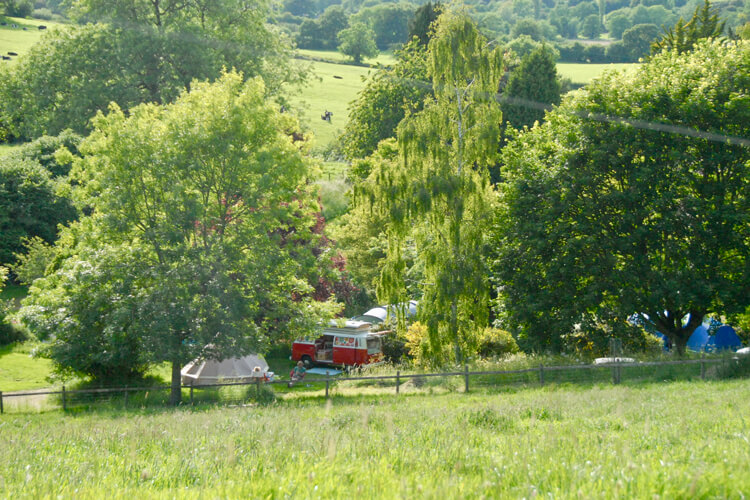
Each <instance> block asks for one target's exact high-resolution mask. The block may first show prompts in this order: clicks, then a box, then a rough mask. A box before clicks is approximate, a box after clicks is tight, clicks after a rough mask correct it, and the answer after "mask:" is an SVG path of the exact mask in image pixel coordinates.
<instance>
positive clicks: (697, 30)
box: [651, 0, 726, 53]
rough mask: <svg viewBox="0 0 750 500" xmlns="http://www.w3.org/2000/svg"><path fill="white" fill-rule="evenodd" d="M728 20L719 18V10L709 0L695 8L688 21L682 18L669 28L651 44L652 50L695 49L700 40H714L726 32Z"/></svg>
mask: <svg viewBox="0 0 750 500" xmlns="http://www.w3.org/2000/svg"><path fill="white" fill-rule="evenodd" d="M725 26H726V21H722V20H721V19H719V14H718V12H717V10H716V9H715V8H714V7H712V6H711V2H710V1H709V0H704V1H703V5H700V6H698V7H696V8H695V12H693V17H692V18H691V19H690V20H689V21H688V22H687V23H686V22H685V21H684V20H683V19H682V18H680V20H679V21H677V24H676V25H675V26H674V28H669V29H667V30H666V32H665V33H664V36H663V37H662V38H661V39H660V40H656V41H654V42H653V43H652V44H651V52H652V53H657V52H660V51H662V50H674V51H676V52H678V53H682V52H687V51H689V50H693V48H694V47H695V44H696V43H698V41H699V40H703V39H709V40H714V39H717V38H719V37H721V35H722V34H723V33H724V28H725Z"/></svg>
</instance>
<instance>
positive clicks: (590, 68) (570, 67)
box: [557, 63, 638, 84]
mask: <svg viewBox="0 0 750 500" xmlns="http://www.w3.org/2000/svg"><path fill="white" fill-rule="evenodd" d="M637 66H638V64H636V63H618V64H577V63H557V72H558V73H560V75H562V76H563V77H565V78H570V81H571V82H573V83H578V84H584V83H589V82H590V81H591V80H593V79H594V78H596V77H597V76H599V75H601V74H602V73H603V72H604V71H607V70H616V71H622V70H630V69H632V68H636V67H637Z"/></svg>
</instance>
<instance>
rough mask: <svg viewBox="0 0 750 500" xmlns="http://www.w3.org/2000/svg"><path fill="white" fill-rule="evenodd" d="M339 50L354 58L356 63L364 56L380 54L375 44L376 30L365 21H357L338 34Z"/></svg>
mask: <svg viewBox="0 0 750 500" xmlns="http://www.w3.org/2000/svg"><path fill="white" fill-rule="evenodd" d="M338 39H339V51H340V52H341V53H342V54H344V55H346V56H349V57H351V58H352V60H353V61H354V64H360V63H361V62H362V59H363V58H370V57H375V56H377V55H378V47H377V45H375V32H374V31H372V29H371V28H370V27H369V26H367V25H366V24H365V23H355V24H354V25H352V26H351V27H349V28H346V29H344V30H341V31H340V32H339V34H338Z"/></svg>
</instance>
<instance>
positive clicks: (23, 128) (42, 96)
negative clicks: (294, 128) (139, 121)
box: [0, 0, 299, 139]
mask: <svg viewBox="0 0 750 500" xmlns="http://www.w3.org/2000/svg"><path fill="white" fill-rule="evenodd" d="M72 3H73V5H72V7H71V15H72V16H73V17H74V18H76V19H78V20H79V21H81V22H83V21H86V22H90V21H97V24H90V23H89V24H85V25H82V26H81V25H72V26H69V27H67V28H65V29H59V30H50V32H48V33H47V34H45V36H44V37H43V39H42V40H41V42H40V43H38V44H37V45H35V46H34V47H33V48H32V49H31V50H30V51H29V53H28V54H26V55H24V56H23V57H22V58H21V59H20V60H19V62H18V64H16V65H14V66H11V67H8V68H6V69H4V70H3V71H2V76H0V122H2V123H3V126H4V127H5V128H7V129H8V130H9V132H10V133H11V134H12V135H14V136H16V137H21V138H26V139H31V138H35V137H38V136H41V135H44V134H48V135H56V134H58V133H59V132H60V131H62V130H64V129H66V128H72V129H73V130H74V131H76V132H78V133H83V132H86V131H88V130H89V120H90V119H91V118H92V117H93V116H94V115H95V114H96V112H97V111H99V110H104V109H106V107H107V105H108V104H109V102H112V101H114V102H116V103H118V105H119V106H120V107H121V108H123V109H128V108H130V107H132V106H134V105H136V104H139V103H142V102H156V103H167V102H171V101H172V100H174V99H175V98H176V97H177V96H178V95H179V93H180V91H181V90H183V89H189V88H190V84H191V82H192V81H193V79H212V78H216V77H218V76H219V74H220V72H221V69H222V68H223V67H226V68H236V69H237V70H239V71H242V72H243V73H244V74H245V75H246V76H248V77H251V76H256V75H261V76H263V78H264V80H265V81H266V82H267V89H268V91H269V93H272V92H273V91H276V90H278V89H279V88H280V84H281V83H282V82H287V81H295V80H296V79H297V78H298V76H299V73H298V72H295V70H294V69H293V67H292V65H291V64H290V62H289V61H290V46H289V44H288V43H287V42H286V40H285V39H284V38H283V37H282V36H281V35H280V34H279V33H277V32H276V31H274V29H273V28H272V27H269V25H268V24H266V22H265V21H266V18H267V17H268V15H269V6H268V2H266V1H265V0H255V1H250V2H239V1H236V0H220V1H212V2H206V1H202V0H186V1H180V2H175V1H164V0H154V1H153V2H151V1H149V2H139V1H135V0H116V1H113V2H110V1H104V0H78V1H75V2H72Z"/></svg>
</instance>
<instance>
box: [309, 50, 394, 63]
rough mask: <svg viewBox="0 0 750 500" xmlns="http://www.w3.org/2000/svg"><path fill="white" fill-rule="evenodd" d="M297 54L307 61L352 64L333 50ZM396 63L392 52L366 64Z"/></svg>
mask: <svg viewBox="0 0 750 500" xmlns="http://www.w3.org/2000/svg"><path fill="white" fill-rule="evenodd" d="M297 54H298V55H299V56H300V57H302V58H306V59H313V60H320V61H328V62H334V63H350V62H351V58H350V57H349V56H345V55H344V54H342V53H341V52H338V51H331V50H311V49H297ZM395 62H396V58H395V57H394V56H393V54H392V53H390V52H381V53H380V54H378V55H377V56H376V57H373V58H370V59H365V60H364V63H365V64H370V65H378V64H380V65H382V66H390V65H391V64H394V63H395Z"/></svg>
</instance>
